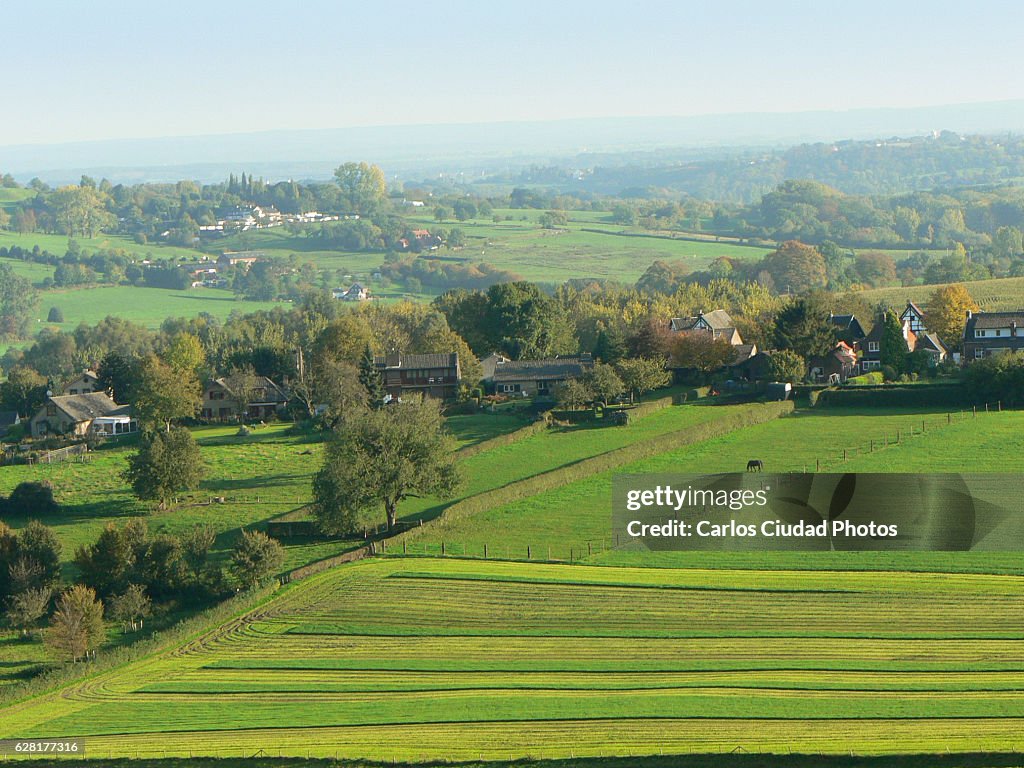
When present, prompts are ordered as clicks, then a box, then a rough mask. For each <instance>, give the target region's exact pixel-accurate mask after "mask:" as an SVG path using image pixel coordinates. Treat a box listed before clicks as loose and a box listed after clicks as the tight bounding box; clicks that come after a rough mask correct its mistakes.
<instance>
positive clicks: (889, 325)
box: [879, 311, 909, 373]
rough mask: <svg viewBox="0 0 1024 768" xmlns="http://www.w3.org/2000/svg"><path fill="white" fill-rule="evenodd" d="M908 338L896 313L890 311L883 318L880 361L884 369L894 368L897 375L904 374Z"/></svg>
mask: <svg viewBox="0 0 1024 768" xmlns="http://www.w3.org/2000/svg"><path fill="white" fill-rule="evenodd" d="M907 352H909V348H908V347H907V337H906V336H904V335H903V324H902V323H901V322H900V319H899V318H898V317H896V313H895V312H892V311H889V312H886V313H885V314H884V315H883V316H882V342H881V346H880V349H879V353H880V354H879V361H880V362H881V363H882V367H883V368H885V367H887V366H888V367H889V368H892V369H893V370H894V371H895V372H896V373H903V371H904V369H905V368H906V361H907Z"/></svg>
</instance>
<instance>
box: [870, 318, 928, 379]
mask: <svg viewBox="0 0 1024 768" xmlns="http://www.w3.org/2000/svg"><path fill="white" fill-rule="evenodd" d="M884 333H885V323H884V322H883V321H882V320H881V319H879V320H878V322H876V323H875V327H874V328H872V329H871V333H869V334H868V335H867V336H866V337H865V338H864V341H863V342H861V345H860V346H861V349H862V350H863V355H862V356H861V359H860V369H861V371H863V372H864V373H867V372H868V371H877V370H878V369H879V368H881V367H882V336H883V335H884ZM903 340H904V342H905V343H906V345H907V348H906V350H905V351H906V352H913V351H914V350H915V349H916V348H917V334H915V333H914V332H913V331H912V330H910V320H904V321H903Z"/></svg>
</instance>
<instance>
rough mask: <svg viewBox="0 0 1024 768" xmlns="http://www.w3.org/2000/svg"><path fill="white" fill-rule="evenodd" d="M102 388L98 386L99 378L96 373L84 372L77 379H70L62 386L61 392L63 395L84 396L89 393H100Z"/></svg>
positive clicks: (100, 385)
mask: <svg viewBox="0 0 1024 768" xmlns="http://www.w3.org/2000/svg"><path fill="white" fill-rule="evenodd" d="M102 391H104V386H103V385H102V384H100V377H99V376H97V375H96V371H90V370H85V371H82V375H81V376H79V377H78V378H75V379H72V380H71V381H69V382H68V383H67V384H65V385H64V389H63V390H62V392H63V393H64V394H65V395H84V394H87V393H89V392H102Z"/></svg>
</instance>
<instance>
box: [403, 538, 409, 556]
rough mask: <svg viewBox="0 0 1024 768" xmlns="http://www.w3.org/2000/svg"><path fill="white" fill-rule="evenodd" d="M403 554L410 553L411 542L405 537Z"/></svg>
mask: <svg viewBox="0 0 1024 768" xmlns="http://www.w3.org/2000/svg"><path fill="white" fill-rule="evenodd" d="M402 554H403V555H407V554H409V542H408V541H406V540H405V539H402Z"/></svg>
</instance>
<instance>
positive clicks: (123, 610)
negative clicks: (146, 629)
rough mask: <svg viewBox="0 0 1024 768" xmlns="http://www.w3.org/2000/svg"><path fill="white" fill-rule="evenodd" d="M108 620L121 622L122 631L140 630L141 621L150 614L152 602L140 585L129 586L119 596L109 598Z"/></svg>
mask: <svg viewBox="0 0 1024 768" xmlns="http://www.w3.org/2000/svg"><path fill="white" fill-rule="evenodd" d="M109 607H110V611H109V613H110V618H111V619H113V620H114V621H119V622H121V629H122V631H128V629H129V628H130V629H131V631H132V632H135V631H136V630H139V629H142V620H143V619H145V618H146V617H147V616H149V614H150V613H151V612H152V608H153V601H152V600H150V599H149V595H147V594H146V588H145V587H144V586H142V585H141V584H129V585H128V588H127V589H125V591H124V592H122V593H121V594H120V595H114V597H112V598H110V602H109Z"/></svg>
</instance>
